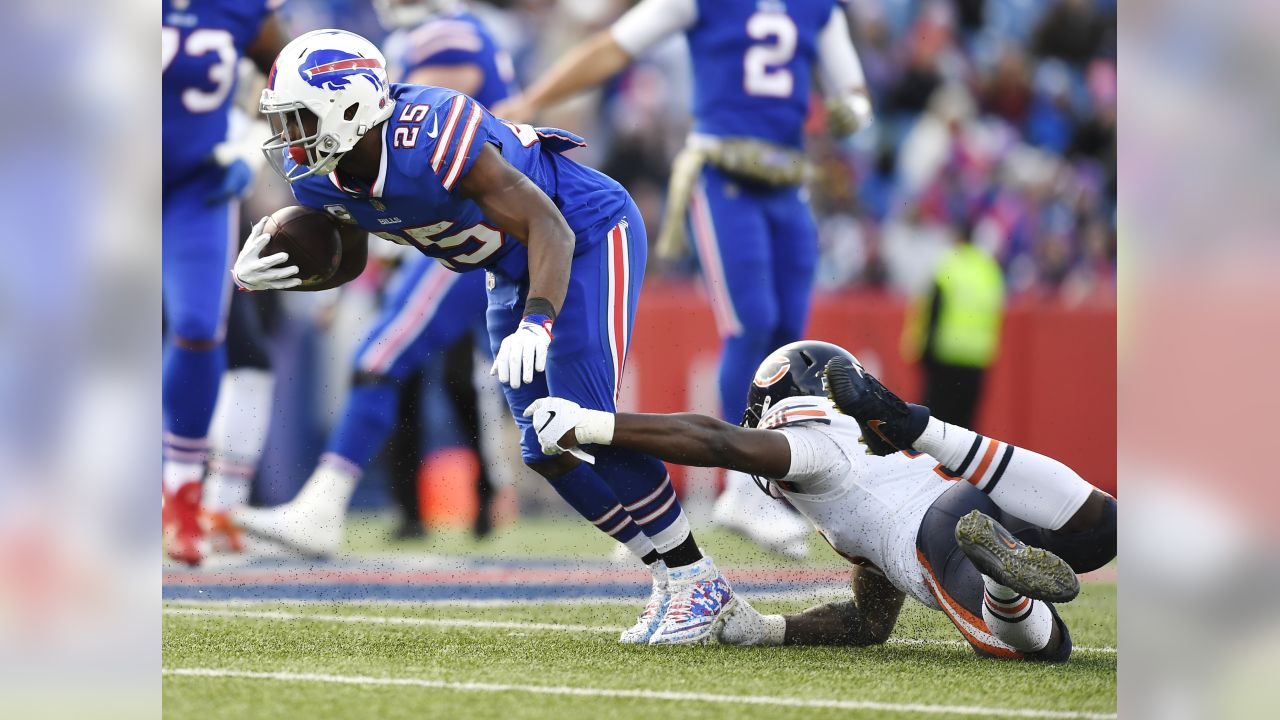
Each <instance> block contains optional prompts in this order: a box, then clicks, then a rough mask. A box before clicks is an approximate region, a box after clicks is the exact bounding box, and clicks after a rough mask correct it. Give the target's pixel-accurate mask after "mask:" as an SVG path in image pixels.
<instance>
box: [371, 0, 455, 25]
mask: <svg viewBox="0 0 1280 720" xmlns="http://www.w3.org/2000/svg"><path fill="white" fill-rule="evenodd" d="M461 4H462V3H461V2H459V1H458V0H373V9H374V10H376V11H377V13H378V22H379V23H380V24H381V25H382V27H384V28H386V29H388V30H397V29H400V28H413V27H417V26H419V25H421V24H422V23H424V22H426V21H427V19H428V18H430V17H431V16H432V15H435V14H437V13H442V12H447V11H449V10H455V9H457V8H458V7H459V6H460V5H461Z"/></svg>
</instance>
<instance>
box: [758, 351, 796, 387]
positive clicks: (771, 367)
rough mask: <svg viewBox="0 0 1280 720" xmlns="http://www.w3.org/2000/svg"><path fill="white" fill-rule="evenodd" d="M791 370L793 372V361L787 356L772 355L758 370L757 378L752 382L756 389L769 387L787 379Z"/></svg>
mask: <svg viewBox="0 0 1280 720" xmlns="http://www.w3.org/2000/svg"><path fill="white" fill-rule="evenodd" d="M789 370H791V361H790V360H788V359H787V356H785V355H770V356H769V357H767V358H765V361H764V362H762V363H760V367H759V368H757V369H756V376H755V378H753V379H752V380H751V384H752V385H755V386H756V387H762V388H764V387H769V386H770V385H772V384H774V383H776V382H778V381H779V380H781V379H782V378H784V377H786V375H787V372H788V371H789Z"/></svg>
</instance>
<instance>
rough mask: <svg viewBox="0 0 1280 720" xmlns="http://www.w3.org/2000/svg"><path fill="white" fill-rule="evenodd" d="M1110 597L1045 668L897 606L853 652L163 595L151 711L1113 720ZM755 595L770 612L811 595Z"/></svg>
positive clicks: (575, 624) (521, 617)
mask: <svg viewBox="0 0 1280 720" xmlns="http://www.w3.org/2000/svg"><path fill="white" fill-rule="evenodd" d="M558 527H560V528H562V527H564V526H558ZM381 532H382V527H381V525H380V524H379V521H377V520H367V521H365V522H363V523H356V524H355V526H354V527H353V529H352V538H351V539H349V543H348V546H349V547H351V548H352V549H355V550H369V551H371V550H380V551H381V550H385V548H384V547H379V546H378V545H379V542H375V540H374V538H375V537H380V536H381ZM505 532H506V534H505V535H503V536H499V538H498V539H497V540H495V541H494V544H493V545H488V544H486V546H485V547H483V550H484V551H485V552H492V551H493V550H494V549H495V548H502V549H503V550H505V551H506V552H510V553H512V554H527V555H540V554H541V555H547V556H560V557H571V556H573V555H574V554H575V552H574V550H575V548H573V547H572V545H570V544H562V543H560V542H557V541H551V540H547V541H546V542H545V543H543V544H542V545H541V547H540V548H539V544H538V543H537V542H535V541H534V540H533V538H537V537H550V536H558V534H559V532H558V530H557V526H544V525H539V524H537V523H532V524H524V525H522V526H521V527H519V528H514V529H511V528H509V529H508V530H506V531H505ZM570 532H573V531H572V530H570ZM362 533H363V536H362ZM504 538H505V539H504ZM600 539H602V538H600ZM604 543H605V544H604V545H603V547H604V548H607V547H608V544H607V543H608V541H607V540H605V541H604ZM423 545H432V547H430V548H429V549H430V550H431V551H434V552H441V551H442V550H446V549H447V550H448V551H450V552H454V553H464V554H465V553H466V552H468V550H467V549H466V548H468V547H471V541H469V540H467V539H465V538H463V537H461V536H458V535H450V534H442V535H438V536H436V537H435V538H434V539H431V540H428V541H424V543H423ZM703 545H704V546H708V547H717V546H719V547H720V550H721V552H720V554H719V557H720V558H721V564H722V566H726V567H730V566H732V565H734V564H735V563H740V564H743V565H754V566H760V565H761V564H763V563H762V562H761V559H760V557H759V556H758V555H757V554H755V553H754V552H752V551H748V550H747V549H746V548H745V547H743V546H741V545H737V544H735V541H733V540H731V539H730V538H729V537H728V536H727V535H726V536H724V537H720V536H717V535H715V534H714V533H707V534H706V536H705V538H704V542H703ZM427 549H428V548H426V547H423V548H419V549H418V551H420V552H422V551H427ZM539 549H540V550H542V551H543V552H538V550H539ZM476 552H480V549H476ZM582 552H583V551H582V549H581V548H577V553H582ZM726 555H728V556H730V557H731V558H732V560H733V561H732V562H729V561H725V560H724V559H723V558H724V557H725V556H726ZM829 555H832V554H831V553H830V552H829V551H828V552H826V553H821V552H820V553H818V554H817V556H816V558H815V559H813V560H810V561H809V564H814V563H822V564H826V563H827V562H828V557H827V556H829ZM835 560H837V561H838V558H836V559H835ZM769 562H772V563H774V564H777V565H782V566H788V565H793V564H792V563H787V562H786V561H783V560H776V559H769ZM730 577H731V578H732V575H730ZM1115 598H1116V590H1115V585H1114V583H1109V582H1090V583H1086V584H1085V587H1084V592H1083V593H1082V594H1081V596H1080V598H1078V599H1077V600H1076V601H1075V602H1072V603H1070V604H1068V605H1063V606H1060V610H1061V612H1062V614H1063V616H1064V618H1065V619H1066V620H1067V622H1068V623H1069V625H1070V626H1071V628H1072V633H1073V635H1074V638H1075V645H1076V647H1077V651H1076V654H1075V655H1074V657H1073V658H1072V660H1071V662H1069V663H1067V664H1066V665H1056V666H1055V665H1036V664H1030V663H1014V662H1000V661H992V660H979V659H977V658H976V657H974V655H973V654H972V652H971V651H970V650H969V649H968V647H967V646H963V645H961V644H959V643H958V642H957V641H958V640H959V634H958V633H957V632H956V631H955V629H954V628H953V627H952V626H951V625H950V623H949V622H948V621H947V620H946V618H945V617H944V616H943V615H942V614H941V613H937V612H932V611H929V610H926V609H924V608H923V607H921V606H919V605H917V604H914V603H913V602H912V601H908V605H907V607H906V608H905V609H904V611H903V616H902V618H901V620H900V621H899V623H898V628H897V630H896V632H895V636H894V638H893V639H892V640H891V642H890V643H889V644H887V645H885V646H881V647H876V648H866V649H844V648H839V649H837V648H736V647H726V646H715V645H712V646H702V647H677V648H648V647H639V648H635V647H623V646H620V645H618V644H617V642H616V638H617V633H618V632H619V631H620V630H621V629H622V628H623V627H624V626H625V625H628V624H630V622H631V620H632V619H633V618H634V614H635V612H637V610H638V606H637V605H636V604H633V603H630V602H628V603H620V602H592V601H585V602H584V601H579V602H575V603H559V604H557V603H540V604H493V605H483V604H482V605H476V604H457V605H449V604H432V605H423V604H394V603H382V604H350V603H347V604H337V603H325V604H319V603H285V602H265V603H256V602H255V603H230V602H229V603H189V602H170V603H166V605H165V617H164V643H163V662H164V668H165V677H164V681H163V688H164V710H165V715H166V717H170V718H199V719H200V720H214V719H216V718H236V719H250V718H273V719H274V718H414V719H419V718H502V719H503V720H509V719H510V720H514V719H518V718H576V717H583V718H587V717H590V718H619V719H622V720H627V719H630V718H671V717H675V718H685V717H689V718H769V719H770V720H773V719H774V718H779V717H792V716H800V717H805V718H828V717H831V718H834V717H841V718H850V717H852V718H878V717H912V716H920V717H1110V716H1113V714H1114V712H1115V692H1116V652H1115V649H1114V647H1115V644H1116V614H1115ZM753 604H754V605H756V607H757V608H759V609H760V610H762V611H764V612H779V611H791V610H798V609H802V608H803V607H805V606H806V605H807V604H810V603H807V602H803V601H778V600H774V601H770V600H767V599H756V600H754V602H753ZM920 641H924V642H920Z"/></svg>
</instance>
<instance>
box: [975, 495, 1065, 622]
mask: <svg viewBox="0 0 1280 720" xmlns="http://www.w3.org/2000/svg"><path fill="white" fill-rule="evenodd" d="M956 543H958V544H959V545H960V549H961V550H962V551H964V554H965V555H966V556H968V558H969V559H970V560H972V561H973V564H974V565H975V566H977V568H978V570H979V571H980V572H982V574H983V575H986V576H987V577H989V578H991V579H992V580H995V581H996V582H998V583H1000V584H1001V585H1003V586H1005V587H1007V588H1009V589H1010V590H1014V591H1016V592H1018V593H1021V594H1023V595H1025V596H1027V597H1029V598H1031V599H1032V600H1044V601H1046V602H1053V603H1064V602H1070V601H1071V600H1074V599H1075V597H1076V596H1077V595H1079V594H1080V578H1078V577H1076V574H1075V571H1073V570H1072V569H1071V566H1070V565H1068V564H1067V562H1066V561H1065V560H1063V559H1062V558H1060V557H1058V556H1057V555H1054V554H1053V553H1051V552H1049V551H1048V550H1043V549H1041V548H1035V547H1031V546H1030V545H1027V544H1025V543H1023V542H1022V541H1021V540H1019V539H1018V538H1016V537H1014V536H1013V535H1011V534H1010V533H1009V531H1008V530H1005V529H1004V526H1003V525H1001V524H1000V523H998V522H996V521H995V520H993V519H992V518H991V516H989V515H984V514H982V513H981V512H978V511H977V510H973V511H971V512H970V513H969V514H968V515H965V516H964V517H962V518H960V522H958V523H956Z"/></svg>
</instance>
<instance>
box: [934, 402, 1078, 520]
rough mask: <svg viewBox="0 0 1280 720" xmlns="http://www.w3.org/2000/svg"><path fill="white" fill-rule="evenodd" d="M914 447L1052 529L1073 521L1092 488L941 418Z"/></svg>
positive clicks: (1034, 456) (1049, 463) (1046, 461)
mask: <svg viewBox="0 0 1280 720" xmlns="http://www.w3.org/2000/svg"><path fill="white" fill-rule="evenodd" d="M915 448H916V449H917V450H919V451H920V452H924V453H928V454H929V455H932V456H933V457H934V458H936V459H937V460H938V462H939V463H940V464H941V465H942V468H943V470H944V471H945V472H947V473H948V474H949V475H952V476H954V477H955V478H957V479H961V480H966V481H968V482H970V483H972V484H973V486H974V487H976V488H978V489H979V490H981V491H983V492H985V493H987V494H988V495H990V496H991V500H992V501H993V502H995V504H996V505H999V506H1000V509H1001V510H1004V511H1005V512H1007V513H1009V514H1011V515H1014V516H1017V517H1019V518H1022V519H1023V520H1026V521H1027V522H1030V523H1032V524H1033V525H1038V526H1040V527H1042V528H1047V529H1049V530H1057V529H1058V528H1060V527H1062V526H1063V524H1065V523H1066V522H1067V521H1068V520H1070V519H1071V516H1072V515H1075V514H1076V512H1077V511H1079V510H1080V507H1081V506H1082V505H1084V501H1085V500H1088V499H1089V495H1090V494H1092V493H1093V489H1094V488H1093V486H1092V485H1090V484H1089V483H1088V482H1086V481H1085V480H1084V478H1082V477H1080V476H1079V475H1077V474H1076V473H1075V471H1074V470H1072V469H1071V468H1069V467H1067V466H1066V465H1064V464H1062V463H1060V462H1058V461H1057V460H1054V459H1053V458H1051V457H1047V456H1045V455H1041V454H1039V453H1035V452H1032V451H1030V450H1027V449H1026V448H1020V447H1014V446H1013V445H1010V444H1008V443H1004V442H1001V441H999V440H993V439H991V438H988V437H985V436H982V435H979V434H978V433H976V432H974V431H972V430H969V429H968V428H963V427H960V426H958V425H951V424H950V423H945V422H942V421H941V420H939V419H937V418H929V424H928V426H926V427H925V430H924V432H923V433H921V434H920V437H918V438H916V441H915Z"/></svg>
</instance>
